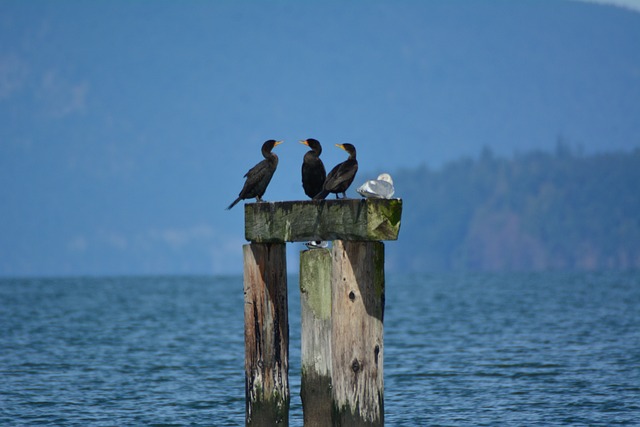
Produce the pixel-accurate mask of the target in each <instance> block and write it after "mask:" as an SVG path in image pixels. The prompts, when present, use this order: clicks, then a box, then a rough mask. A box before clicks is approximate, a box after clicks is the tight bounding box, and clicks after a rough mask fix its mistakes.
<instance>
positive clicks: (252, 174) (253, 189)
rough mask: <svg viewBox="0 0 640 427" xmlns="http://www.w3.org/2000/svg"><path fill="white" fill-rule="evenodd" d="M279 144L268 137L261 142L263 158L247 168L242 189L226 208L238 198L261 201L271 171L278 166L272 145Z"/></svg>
mask: <svg viewBox="0 0 640 427" xmlns="http://www.w3.org/2000/svg"><path fill="white" fill-rule="evenodd" d="M280 144H282V141H276V140H274V139H270V140H268V141H266V142H265V143H264V144H262V156H263V157H264V160H262V161H261V162H260V163H258V164H257V165H255V166H254V167H252V168H251V169H249V172H247V173H246V174H245V175H244V176H245V178H247V180H246V181H245V183H244V187H242V191H240V195H238V198H237V199H235V200H234V201H233V203H231V204H230V205H229V206H228V207H227V210H229V209H231V208H232V207H234V206H235V205H236V203H238V202H239V201H240V200H244V199H251V198H253V197H255V198H256V201H257V202H261V201H262V196H263V195H264V192H265V191H266V190H267V186H268V185H269V182H271V178H272V177H273V173H274V172H275V171H276V168H277V167H278V156H276V155H275V154H273V153H272V152H271V150H273V147H275V146H276V145H280Z"/></svg>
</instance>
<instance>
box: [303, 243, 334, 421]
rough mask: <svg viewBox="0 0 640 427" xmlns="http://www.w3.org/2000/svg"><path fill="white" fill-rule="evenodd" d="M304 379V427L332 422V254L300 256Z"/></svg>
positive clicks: (311, 252) (314, 251)
mask: <svg viewBox="0 0 640 427" xmlns="http://www.w3.org/2000/svg"><path fill="white" fill-rule="evenodd" d="M300 316H301V322H302V325H301V332H302V336H301V344H302V351H301V356H302V377H301V389H300V397H301V398H302V409H303V414H304V425H305V427H321V426H328V427H330V426H331V425H332V422H331V408H332V400H331V252H330V251H329V250H328V249H312V250H308V251H303V252H301V253H300Z"/></svg>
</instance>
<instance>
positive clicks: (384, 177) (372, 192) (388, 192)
mask: <svg viewBox="0 0 640 427" xmlns="http://www.w3.org/2000/svg"><path fill="white" fill-rule="evenodd" d="M356 191H357V192H358V193H360V195H361V196H362V197H367V198H369V197H373V198H378V199H390V198H391V197H392V196H393V193H394V192H395V190H394V188H393V180H392V179H391V175H389V174H388V173H381V174H380V175H378V179H372V180H370V181H367V182H365V183H364V184H362V185H361V186H360V187H359V188H358V189H357V190H356Z"/></svg>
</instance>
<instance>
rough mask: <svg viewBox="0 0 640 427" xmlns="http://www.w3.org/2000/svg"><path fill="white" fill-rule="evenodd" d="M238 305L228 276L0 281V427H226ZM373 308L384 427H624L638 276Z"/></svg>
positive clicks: (437, 289)
mask: <svg viewBox="0 0 640 427" xmlns="http://www.w3.org/2000/svg"><path fill="white" fill-rule="evenodd" d="M297 286H298V285H297V278H296V277H291V278H290V279H289V288H290V296H289V304H290V310H291V315H290V316H291V318H290V321H291V324H290V333H291V344H290V345H291V349H290V357H291V363H290V384H291V398H292V401H291V413H290V424H291V425H292V426H299V425H302V408H301V403H300V398H299V396H298V391H299V386H300V375H299V371H300V350H299V348H300V337H299V330H300V325H299V306H300V304H299V293H298V289H297ZM242 294H243V291H242V277H240V276H238V277H228V278H214V277H142V278H139V277H125V278H119V277H118V278H71V279H16V280H9V279H2V280H0V425H9V426H21V425H25V426H31V425H56V426H129V425H148V426H182V425H203V426H204V425H211V426H225V425H228V426H238V425H242V424H243V423H244V372H243V352H244V344H243V295H242ZM386 301H387V305H386V310H385V349H384V351H385V417H386V424H387V425H389V426H430V425H442V426H469V425H472V426H532V425H541V426H542V425H543V426H552V425H572V426H573V425H592V426H597V425H602V426H613V425H640V274H638V273H601V274H561V273H553V274H521V275H508V274H501V275H415V276H397V275H396V276H394V275H390V276H388V277H387V287H386Z"/></svg>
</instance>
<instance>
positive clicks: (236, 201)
mask: <svg viewBox="0 0 640 427" xmlns="http://www.w3.org/2000/svg"><path fill="white" fill-rule="evenodd" d="M240 200H242V197H238V198H237V199H235V200H234V201H233V203H231V204H230V205H229V206H227V210H229V209H231V208H232V207H234V206H235V205H236V204H237V203H238V202H239V201H240Z"/></svg>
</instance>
